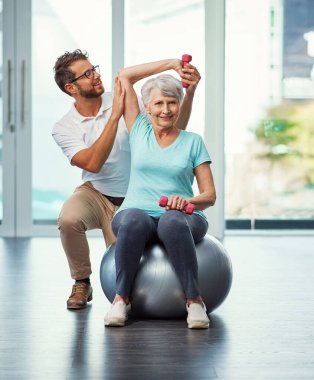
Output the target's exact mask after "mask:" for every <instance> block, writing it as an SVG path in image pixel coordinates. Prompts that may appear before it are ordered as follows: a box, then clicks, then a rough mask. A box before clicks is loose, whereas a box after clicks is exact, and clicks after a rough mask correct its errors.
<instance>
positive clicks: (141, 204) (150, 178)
mask: <svg viewBox="0 0 314 380" xmlns="http://www.w3.org/2000/svg"><path fill="white" fill-rule="evenodd" d="M130 147H131V174H130V182H129V187H128V190H127V194H126V197H125V200H124V202H123V203H122V205H121V207H120V208H119V210H118V211H117V212H120V211H122V210H125V209H129V208H138V209H141V210H143V211H145V212H146V213H147V214H149V215H150V216H152V217H153V218H160V216H161V215H162V214H163V213H164V212H165V208H163V207H160V206H159V198H160V197H161V196H162V195H165V196H167V197H170V196H171V195H178V196H181V197H183V198H191V197H193V190H192V184H193V181H194V173H193V169H194V168H195V167H196V166H198V165H200V164H202V163H204V162H208V163H210V162H211V159H210V156H209V154H208V152H207V149H206V147H205V144H204V142H203V140H202V138H201V137H200V136H199V135H197V134H196V133H193V132H186V131H180V134H179V135H178V137H177V138H176V140H175V141H174V142H173V143H172V144H171V145H169V146H167V147H166V148H162V147H160V145H159V144H158V142H157V140H156V137H155V134H154V130H153V127H152V125H151V124H150V122H149V121H148V119H147V118H146V117H145V116H144V115H143V114H141V113H140V114H139V115H138V116H137V118H136V120H135V123H134V125H133V127H132V129H131V133H130ZM195 213H196V214H199V215H201V216H202V217H204V218H205V215H204V213H203V212H202V211H198V210H196V211H195Z"/></svg>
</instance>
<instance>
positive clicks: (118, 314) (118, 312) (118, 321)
mask: <svg viewBox="0 0 314 380" xmlns="http://www.w3.org/2000/svg"><path fill="white" fill-rule="evenodd" d="M130 309H131V305H130V304H128V305H127V304H126V303H125V302H124V301H122V300H121V301H117V302H115V303H114V304H112V305H111V309H110V310H109V311H108V313H107V314H106V315H105V326H124V325H125V322H126V321H127V319H128V312H129V311H130Z"/></svg>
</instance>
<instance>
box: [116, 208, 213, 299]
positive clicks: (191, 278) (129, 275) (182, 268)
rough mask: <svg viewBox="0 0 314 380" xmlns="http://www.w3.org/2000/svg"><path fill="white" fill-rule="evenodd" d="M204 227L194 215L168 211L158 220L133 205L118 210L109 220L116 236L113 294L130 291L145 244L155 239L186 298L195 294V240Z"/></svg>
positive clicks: (203, 232) (196, 284)
mask: <svg viewBox="0 0 314 380" xmlns="http://www.w3.org/2000/svg"><path fill="white" fill-rule="evenodd" d="M207 228H208V224H207V221H206V220H205V219H204V218H202V217H201V216H199V215H197V214H192V215H187V214H185V213H183V212H181V211H176V210H169V211H166V212H165V213H164V214H163V215H162V216H161V217H160V219H154V218H152V217H151V216H149V215H148V214H147V213H145V212H144V211H142V210H139V209H136V208H131V209H127V210H123V211H120V212H119V213H118V214H116V215H115V217H114V218H113V221H112V229H113V232H114V234H115V235H116V237H117V243H116V248H115V262H116V292H117V294H119V295H120V296H124V297H128V296H129V295H130V294H131V290H132V285H133V281H134V278H135V275H136V271H137V269H138V265H139V262H140V259H141V257H142V255H143V253H144V249H145V246H146V244H148V243H154V242H157V241H158V239H159V240H160V241H161V242H162V243H163V245H164V246H165V249H166V252H167V254H168V256H169V259H170V262H171V263H172V266H173V268H174V270H175V272H176V274H177V276H178V278H179V281H180V283H181V285H182V287H183V290H184V293H185V296H186V298H195V297H197V296H199V295H200V293H199V287H198V282H197V259H196V251H195V243H197V242H198V241H200V240H201V239H202V238H203V237H204V236H205V234H206V232H207Z"/></svg>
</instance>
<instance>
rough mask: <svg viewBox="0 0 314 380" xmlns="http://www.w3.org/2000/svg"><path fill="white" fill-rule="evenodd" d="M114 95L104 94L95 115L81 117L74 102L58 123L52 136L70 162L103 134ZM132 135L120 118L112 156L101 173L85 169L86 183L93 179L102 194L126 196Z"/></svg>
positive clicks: (94, 184) (84, 180) (83, 173)
mask: <svg viewBox="0 0 314 380" xmlns="http://www.w3.org/2000/svg"><path fill="white" fill-rule="evenodd" d="M111 106H112V94H111V93H104V94H103V95H102V105H101V107H100V109H99V112H98V114H97V115H96V116H95V117H85V116H82V115H81V114H80V113H79V112H78V111H77V110H76V108H75V106H74V104H73V105H72V107H71V109H70V111H69V112H68V113H67V114H66V115H65V116H64V117H63V118H62V119H61V120H60V121H59V122H57V123H56V124H55V125H54V127H53V130H52V136H53V138H54V139H55V141H56V143H57V144H58V145H59V146H60V148H61V149H62V151H63V153H64V154H65V155H66V157H67V158H68V160H69V161H70V162H71V160H72V158H73V156H74V155H75V154H76V153H77V152H79V151H80V150H82V149H86V148H88V147H89V146H91V145H92V144H93V143H94V142H95V141H96V140H97V139H98V137H99V136H100V134H101V133H102V131H103V130H104V128H105V127H106V124H107V122H108V120H109V117H110V115H111ZM130 158H131V156H130V147H129V134H128V130H127V128H126V125H125V122H124V119H123V118H121V119H120V121H119V125H118V130H117V135H116V138H115V141H114V144H113V147H112V150H111V153H110V155H109V157H108V158H107V160H106V162H105V164H104V165H103V166H102V168H101V170H100V171H99V173H91V172H88V171H86V170H83V171H82V180H83V182H86V181H90V182H91V183H92V184H93V186H94V187H95V189H97V190H98V191H100V192H101V193H102V194H106V195H111V196H113V197H123V196H125V194H126V190H127V187H128V183H129V175H130Z"/></svg>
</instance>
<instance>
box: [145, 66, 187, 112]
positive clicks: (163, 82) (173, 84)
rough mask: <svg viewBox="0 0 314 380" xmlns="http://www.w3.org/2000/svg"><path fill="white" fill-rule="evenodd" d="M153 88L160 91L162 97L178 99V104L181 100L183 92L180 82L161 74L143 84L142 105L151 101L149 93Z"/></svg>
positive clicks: (170, 76)
mask: <svg viewBox="0 0 314 380" xmlns="http://www.w3.org/2000/svg"><path fill="white" fill-rule="evenodd" d="M154 88H157V89H159V90H160V91H161V93H162V94H163V95H164V96H170V97H172V98H176V99H178V101H179V103H182V100H183V90H182V84H181V82H180V81H179V80H178V79H176V78H174V77H173V76H172V75H169V74H162V75H159V76H158V77H156V78H151V79H149V80H148V81H147V82H145V83H144V85H143V86H142V89H141V93H142V99H143V103H144V105H145V106H146V105H148V103H149V102H150V101H151V96H150V94H151V92H152V90H153V89H154Z"/></svg>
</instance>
